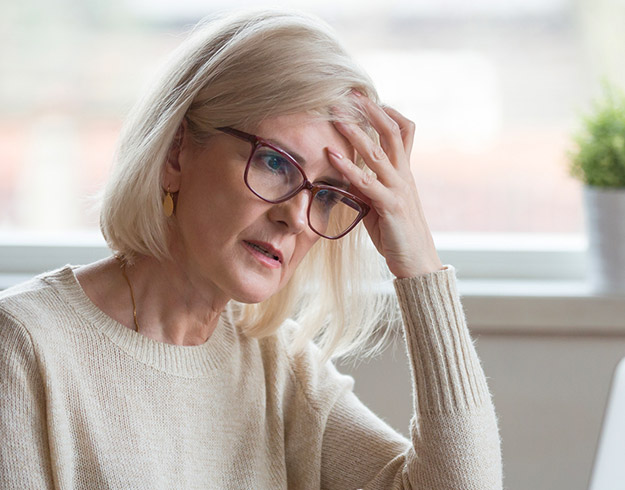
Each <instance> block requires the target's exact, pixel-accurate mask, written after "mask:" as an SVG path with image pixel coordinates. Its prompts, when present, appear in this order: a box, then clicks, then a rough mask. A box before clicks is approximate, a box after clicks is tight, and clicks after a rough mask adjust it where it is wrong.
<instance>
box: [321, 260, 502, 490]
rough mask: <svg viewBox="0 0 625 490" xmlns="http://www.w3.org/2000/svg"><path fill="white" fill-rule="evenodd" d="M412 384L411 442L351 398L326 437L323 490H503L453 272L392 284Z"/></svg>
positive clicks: (492, 420)
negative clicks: (400, 318)
mask: <svg viewBox="0 0 625 490" xmlns="http://www.w3.org/2000/svg"><path fill="white" fill-rule="evenodd" d="M395 290H396V292H397V296H398V299H399V304H400V308H401V312H402V317H403V321H404V334H405V340H406V348H407V353H408V358H409V361H410V369H411V374H412V382H413V395H414V415H413V417H412V420H411V423H410V436H411V441H407V440H405V439H404V438H403V437H402V436H400V435H398V434H397V433H396V432H395V431H393V429H391V428H390V427H389V426H387V425H386V424H385V423H384V422H383V421H381V420H380V419H379V418H378V417H377V416H376V415H375V414H373V413H372V412H371V411H370V410H369V409H367V408H366V407H365V406H364V405H363V404H362V403H361V402H360V401H359V400H358V398H357V397H356V396H355V395H354V394H353V393H352V392H351V391H349V392H346V393H344V394H343V395H342V396H341V397H340V398H339V399H338V400H337V402H336V403H335V404H334V406H333V409H332V411H331V412H330V414H329V417H328V420H327V424H326V429H325V432H324V440H323V449H322V454H323V457H322V473H324V474H322V483H323V488H328V489H330V488H333V489H334V488H336V489H339V488H363V489H364V490H382V489H384V490H389V489H423V490H425V489H427V490H439V489H441V490H442V489H449V490H451V489H454V490H478V489H479V490H491V489H493V490H494V489H501V488H502V472H501V449H500V441H499V435H498V429H497V420H496V417H495V411H494V407H493V404H492V401H491V396H490V393H489V391H488V387H487V385H486V379H485V376H484V373H483V371H482V368H481V366H480V362H479V359H478V357H477V353H476V351H475V348H474V346H473V343H472V341H471V337H470V335H469V332H468V329H467V326H466V321H465V318H464V314H463V311H462V306H461V304H460V299H459V296H458V292H457V289H456V280H455V271H454V269H453V268H452V267H448V268H447V269H445V270H442V271H439V272H435V273H432V274H427V275H424V276H419V277H415V278H407V279H396V280H395Z"/></svg>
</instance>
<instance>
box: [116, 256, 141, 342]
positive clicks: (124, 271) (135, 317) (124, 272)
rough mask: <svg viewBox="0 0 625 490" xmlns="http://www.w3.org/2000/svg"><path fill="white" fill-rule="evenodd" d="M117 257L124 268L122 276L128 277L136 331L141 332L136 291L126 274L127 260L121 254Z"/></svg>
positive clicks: (127, 281) (121, 267) (120, 265)
mask: <svg viewBox="0 0 625 490" xmlns="http://www.w3.org/2000/svg"><path fill="white" fill-rule="evenodd" d="M115 258H116V259H117V260H118V261H119V267H120V269H121V270H122V276H124V279H126V283H127V284H128V289H130V299H131V300H132V316H133V318H134V320H135V332H137V333H139V322H138V321H137V303H136V302H135V293H134V291H133V290H132V285H131V284H130V279H128V275H127V274H126V261H125V260H124V259H122V258H121V257H120V256H119V255H116V256H115Z"/></svg>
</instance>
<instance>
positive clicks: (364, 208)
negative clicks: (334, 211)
mask: <svg viewBox="0 0 625 490" xmlns="http://www.w3.org/2000/svg"><path fill="white" fill-rule="evenodd" d="M217 130H218V131H221V132H222V133H226V134H229V135H230V136H234V137H235V138H239V139H241V140H244V141H247V142H249V143H251V145H252V151H251V152H250V156H249V158H248V159H247V164H246V166H245V173H244V176H243V180H244V181H245V185H246V186H247V188H248V189H249V190H250V191H251V192H252V193H253V194H254V195H255V196H257V197H258V198H260V199H262V200H263V201H265V202H268V203H271V204H279V203H281V202H285V201H288V200H289V199H291V198H292V197H294V196H295V195H297V194H299V193H300V192H301V191H302V190H303V189H307V190H309V191H310V192H311V199H310V201H309V202H308V209H307V211H306V216H307V218H308V226H309V227H310V229H311V230H312V231H314V232H315V233H316V234H317V235H319V236H322V237H323V238H327V239H328V240H336V239H338V238H341V237H344V236H345V235H347V234H348V233H349V232H350V231H352V230H353V229H354V227H355V226H356V225H357V224H358V223H360V221H361V220H362V219H363V218H364V217H365V216H366V215H367V213H368V212H369V210H370V207H369V205H368V204H367V203H365V202H364V201H363V200H362V199H360V198H359V197H357V196H355V195H353V194H352V193H350V192H347V191H346V190H343V189H340V188H338V187H334V186H331V185H327V184H313V183H312V182H310V181H309V180H308V177H307V176H306V172H304V169H303V168H302V166H301V165H300V164H299V163H298V162H297V160H295V158H293V157H292V156H291V155H289V154H288V152H286V151H284V150H283V149H282V148H280V147H278V146H276V145H274V144H273V143H271V142H269V141H267V140H265V139H263V138H261V137H259V136H256V135H253V134H249V133H245V132H243V131H239V130H238V129H234V128H231V127H221V128H217ZM261 147H268V148H271V149H272V150H273V151H276V152H278V153H279V154H280V155H282V156H283V157H284V158H285V159H286V160H287V161H288V162H289V163H291V164H292V165H293V166H294V167H295V168H296V169H297V170H298V171H299V172H300V173H301V175H302V183H301V184H300V185H299V186H298V187H296V188H295V189H294V190H292V191H290V192H289V193H288V194H286V195H284V196H282V197H280V198H279V199H275V200H273V199H267V198H266V197H264V196H262V195H260V194H259V193H258V192H257V191H256V190H254V188H253V187H252V186H251V185H250V183H249V181H248V174H249V170H250V166H251V163H252V161H253V158H254V155H255V154H256V152H257V151H258V149H259V148H261ZM321 190H331V191H333V192H337V193H339V194H340V195H342V196H344V197H346V198H348V199H350V200H351V201H353V202H354V203H356V204H357V205H358V207H359V209H356V208H355V207H354V206H353V205H352V204H351V203H346V204H348V205H349V206H350V207H352V208H353V209H354V210H356V211H358V216H357V217H356V218H355V219H354V221H353V222H352V223H351V225H349V227H348V228H347V229H346V230H344V231H343V232H342V233H340V234H339V235H336V236H328V235H324V234H323V233H321V232H319V231H317V230H316V229H315V227H314V226H313V225H312V222H311V219H310V212H311V208H312V204H313V201H314V200H315V196H316V195H317V193H318V192H319V191H321Z"/></svg>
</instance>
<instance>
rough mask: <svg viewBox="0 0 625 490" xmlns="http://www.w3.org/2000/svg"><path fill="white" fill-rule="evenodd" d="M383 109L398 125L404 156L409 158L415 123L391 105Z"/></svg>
mask: <svg viewBox="0 0 625 490" xmlns="http://www.w3.org/2000/svg"><path fill="white" fill-rule="evenodd" d="M384 111H385V112H386V113H387V114H388V115H389V116H390V117H392V118H393V119H394V120H395V121H396V122H397V124H398V125H399V127H400V130H401V139H402V142H403V144H404V151H405V152H406V156H407V157H408V159H410V154H411V153H412V145H413V143H414V135H415V128H416V125H415V123H413V122H412V121H411V120H410V119H408V118H407V117H404V116H403V115H402V114H401V113H399V111H396V110H395V109H393V108H392V107H384Z"/></svg>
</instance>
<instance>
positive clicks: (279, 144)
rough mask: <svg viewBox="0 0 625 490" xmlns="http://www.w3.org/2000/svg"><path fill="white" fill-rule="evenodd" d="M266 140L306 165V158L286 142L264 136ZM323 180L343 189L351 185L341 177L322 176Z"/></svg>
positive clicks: (303, 165)
mask: <svg viewBox="0 0 625 490" xmlns="http://www.w3.org/2000/svg"><path fill="white" fill-rule="evenodd" d="M263 139H264V140H265V141H267V142H269V143H271V144H272V145H275V146H277V147H278V148H280V149H281V150H282V151H284V152H286V153H288V154H289V155H290V156H291V157H292V158H293V159H295V161H296V162H297V163H299V164H300V165H301V166H302V167H305V166H306V159H305V158H304V157H303V156H301V155H299V154H298V153H296V152H294V151H292V150H291V149H289V148H288V147H287V146H286V145H285V144H284V143H282V142H280V141H278V140H276V139H273V138H263ZM321 179H322V181H323V182H327V183H328V184H329V185H331V186H332V187H337V188H339V189H343V190H347V189H348V188H349V186H350V185H351V183H350V182H348V181H343V180H339V179H335V178H332V177H321Z"/></svg>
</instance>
